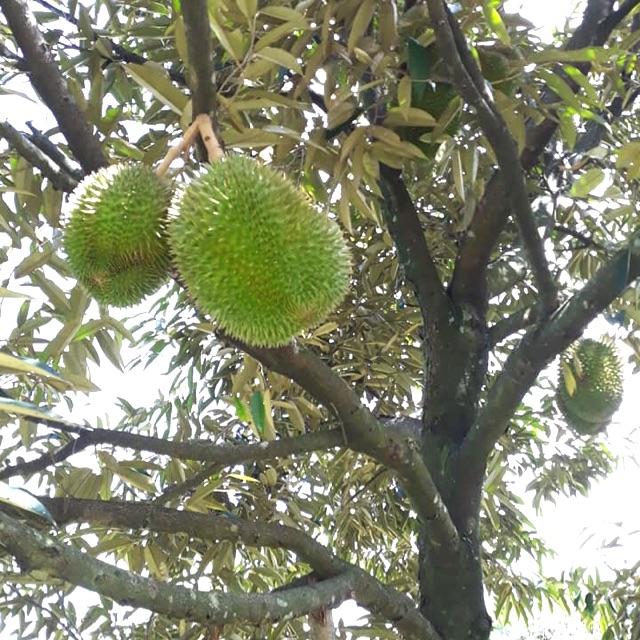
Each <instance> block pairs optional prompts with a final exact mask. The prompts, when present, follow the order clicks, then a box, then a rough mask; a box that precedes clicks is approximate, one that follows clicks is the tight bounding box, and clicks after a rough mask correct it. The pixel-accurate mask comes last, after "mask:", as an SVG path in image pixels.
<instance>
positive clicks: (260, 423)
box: [249, 391, 265, 436]
mask: <svg viewBox="0 0 640 640" xmlns="http://www.w3.org/2000/svg"><path fill="white" fill-rule="evenodd" d="M249 403H250V405H251V417H252V418H253V424H255V425H256V429H257V430H258V433H259V434H260V435H261V436H262V435H263V434H264V427H265V411H264V399H263V397H262V391H254V392H253V393H252V394H251V400H250V401H249Z"/></svg>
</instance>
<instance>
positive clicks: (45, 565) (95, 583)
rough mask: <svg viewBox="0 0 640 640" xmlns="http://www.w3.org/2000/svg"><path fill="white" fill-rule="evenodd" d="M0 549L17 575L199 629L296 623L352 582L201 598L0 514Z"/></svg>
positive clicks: (338, 579) (345, 593)
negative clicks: (41, 575) (56, 581)
mask: <svg viewBox="0 0 640 640" xmlns="http://www.w3.org/2000/svg"><path fill="white" fill-rule="evenodd" d="M0 544H1V545H2V546H3V547H4V548H5V549H6V550H7V551H8V552H9V553H10V554H11V555H12V556H14V558H15V559H16V560H17V562H18V564H19V565H20V567H21V568H22V570H23V571H31V570H39V571H44V572H45V573H47V574H49V575H52V576H55V577H58V578H61V579H63V580H65V581H67V582H69V583H71V584H74V585H78V586H82V587H84V588H85V589H89V590H90V591H93V592H95V593H99V594H100V595H102V596H105V597H107V598H110V599H111V600H114V601H115V602H118V603H119V604H121V605H126V606H134V607H142V608H144V609H148V610H149V611H155V612H156V613H160V614H163V615H168V616H171V617H173V618H180V619H184V620H192V621H194V622H199V623H201V624H204V625H225V624H229V623H231V622H234V621H235V620H243V621H246V622H250V623H253V624H260V623H262V622H265V621H270V620H272V621H277V620H282V619H291V618H296V617H298V616H301V615H306V614H308V613H309V612H310V611H315V610H317V609H321V608H325V607H326V608H332V607H334V606H337V605H338V604H340V603H341V602H344V601H345V600H347V599H348V598H350V597H351V593H352V591H353V589H354V586H355V579H354V576H353V575H352V574H349V573H342V574H340V575H337V576H335V577H332V578H328V579H327V580H322V581H321V582H317V583H315V584H313V585H309V586H306V587H297V588H294V589H291V590H288V591H285V592H282V593H277V594H260V595H256V594H246V593H244V594H240V593H233V594H231V593H223V592H220V591H211V592H208V593H205V592H201V591H197V590H195V589H187V588H185V587H182V586H180V585H173V584H167V583H164V582H158V581H156V580H154V579H152V578H144V577H142V576H140V575H137V574H134V573H131V572H129V571H124V570H123V569H119V568H117V567H114V566H112V565H109V564H107V563H106V562H102V561H101V560H96V559H94V558H91V557H90V556H88V555H87V554H85V553H80V552H79V551H76V550H75V549H73V548H71V547H69V546H67V545H62V544H60V543H58V542H56V541H55V540H54V539H53V538H51V537H49V536H46V535H43V534H41V533H39V532H37V531H35V530H34V529H32V528H31V527H29V526H27V525H25V524H22V523H21V522H19V521H18V520H14V519H13V518H11V517H10V516H8V515H6V514H4V513H2V512H0Z"/></svg>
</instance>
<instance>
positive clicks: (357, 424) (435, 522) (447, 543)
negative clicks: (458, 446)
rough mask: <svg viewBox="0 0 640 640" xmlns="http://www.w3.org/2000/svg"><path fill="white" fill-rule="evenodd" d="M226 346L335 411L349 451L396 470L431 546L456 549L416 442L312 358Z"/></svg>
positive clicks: (292, 351) (286, 350)
mask: <svg viewBox="0 0 640 640" xmlns="http://www.w3.org/2000/svg"><path fill="white" fill-rule="evenodd" d="M226 340H227V341H229V342H231V343H232V344H236V345H237V346H239V347H240V348H241V349H242V350H243V351H245V352H246V353H248V354H249V355H251V356H252V357H254V358H256V360H259V361H260V362H262V363H263V364H264V365H266V366H267V367H269V368H270V369H272V370H273V371H276V372H277V373H281V374H283V375H285V376H288V377H289V378H291V379H292V380H294V382H296V383H297V384H299V385H300V386H301V387H302V388H303V389H305V390H306V391H308V392H309V393H310V394H311V395H312V396H313V397H314V398H316V400H318V401H319V402H321V403H322V404H324V406H325V407H327V408H328V409H330V410H332V411H333V412H334V413H335V414H336V415H337V416H338V418H339V419H340V421H341V423H342V426H343V427H344V438H345V445H346V446H348V447H349V448H351V449H353V450H354V451H359V452H361V453H366V454H367V455H369V456H371V457H372V458H374V459H375V460H377V461H378V462H379V463H381V464H383V465H384V466H386V467H388V468H390V469H393V470H395V472H396V474H397V476H398V479H399V480H400V482H401V483H402V485H403V487H404V490H405V491H406V493H407V496H408V497H409V499H410V500H411V503H412V505H413V508H414V509H415V510H416V513H417V514H418V516H419V518H420V519H421V520H422V521H423V522H424V523H425V524H426V526H427V527H428V530H429V533H430V535H431V536H432V539H433V544H434V545H441V546H442V547H443V548H446V549H449V550H455V549H457V547H458V545H459V538H458V532H457V530H456V527H455V525H454V524H453V522H452V520H451V517H450V515H449V512H448V511H447V508H446V506H445V505H444V503H443V501H442V498H441V496H440V494H439V492H438V489H437V488H436V485H435V483H434V481H433V478H432V477H431V475H430V474H429V471H428V469H427V467H426V465H425V464H424V461H423V459H422V455H421V451H420V446H419V445H418V444H417V443H416V442H415V441H414V440H413V439H410V438H407V437H404V436H402V435H401V434H398V433H395V432H394V431H393V430H387V429H385V428H384V426H383V425H382V423H381V422H380V421H379V420H378V419H377V418H376V417H375V416H374V415H373V413H371V411H369V409H367V408H366V407H365V406H364V405H363V404H362V403H361V402H360V399H359V398H358V396H357V395H356V394H355V392H354V391H353V389H351V388H350V387H349V386H348V385H347V383H346V382H345V381H344V380H343V379H342V378H341V377H340V376H339V375H338V374H337V373H335V371H333V370H332V369H331V368H330V367H329V366H327V365H326V364H325V363H324V362H323V361H322V360H320V359H319V358H317V357H316V356H315V355H313V354H312V353H311V352H309V351H306V350H302V349H297V348H295V347H294V346H291V345H289V346H286V347H280V348H277V349H265V348H260V347H253V346H249V345H244V344H241V343H239V342H237V341H235V340H232V339H231V338H229V337H226Z"/></svg>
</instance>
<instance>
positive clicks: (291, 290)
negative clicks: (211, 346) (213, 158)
mask: <svg viewBox="0 0 640 640" xmlns="http://www.w3.org/2000/svg"><path fill="white" fill-rule="evenodd" d="M169 244H170V246H171V250H172V253H173V257H174V265H175V267H176V268H177V270H178V272H179V274H180V277H181V278H182V280H183V282H184V283H185V285H186V287H187V291H188V292H189V294H190V296H191V297H192V298H193V299H194V300H195V303H196V304H197V305H198V307H199V308H201V309H202V310H203V311H205V312H206V313H207V314H209V315H210V316H211V317H212V318H213V319H214V320H216V321H217V322H218V324H219V325H220V327H221V328H222V329H223V330H224V331H226V332H227V333H229V334H230V335H231V336H234V337H236V338H238V339H240V340H242V341H243V342H245V343H247V344H250V345H255V346H266V347H275V346H279V345H283V344H286V343H288V342H289V341H290V340H291V339H292V338H293V337H294V336H296V335H297V334H299V333H300V332H301V331H303V330H305V329H309V328H311V327H313V326H315V325H317V324H318V323H320V322H321V321H322V320H323V319H324V318H325V317H326V316H327V314H329V313H330V312H331V311H332V310H333V309H334V308H335V307H336V306H337V305H338V303H339V302H340V301H341V300H342V298H343V297H344V295H345V293H346V291H347V288H348V285H349V274H350V258H349V251H348V249H347V246H346V243H345V241H344V239H343V237H342V233H341V231H340V228H339V227H338V225H337V224H336V223H335V222H334V221H332V220H329V219H327V218H326V216H324V215H323V214H322V213H320V212H318V211H317V210H316V209H315V208H314V207H313V205H312V203H311V202H310V201H309V199H308V198H307V197H306V196H305V194H304V193H303V192H302V191H301V190H300V189H299V188H298V187H296V186H295V185H294V184H293V183H292V182H291V181H289V180H288V179H287V178H285V176H284V175H282V174H280V173H278V172H276V171H274V170H273V169H271V168H269V167H266V166H264V165H261V164H259V163H257V162H256V161H254V160H252V159H250V158H247V157H244V156H240V155H230V156H228V157H226V159H225V160H223V161H221V162H216V163H214V164H212V165H211V166H210V167H209V168H208V170H207V171H206V172H205V173H203V174H202V175H200V176H199V177H198V178H196V179H194V180H193V181H192V182H191V183H190V184H189V185H188V186H187V187H186V188H185V189H184V190H182V192H181V193H179V194H178V195H177V196H176V197H175V198H174V202H173V204H172V215H171V221H170V223H169Z"/></svg>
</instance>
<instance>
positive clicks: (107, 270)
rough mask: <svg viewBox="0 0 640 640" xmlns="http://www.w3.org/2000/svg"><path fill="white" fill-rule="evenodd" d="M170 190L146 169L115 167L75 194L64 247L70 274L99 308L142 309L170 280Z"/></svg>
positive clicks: (94, 176)
mask: <svg viewBox="0 0 640 640" xmlns="http://www.w3.org/2000/svg"><path fill="white" fill-rule="evenodd" d="M170 201H171V190H170V188H169V185H168V184H167V183H166V182H165V180H164V179H163V178H162V177H160V176H159V175H158V174H157V173H154V171H153V170H152V169H151V168H150V167H148V166H146V165H143V164H115V165H111V166H109V167H104V168H102V169H99V170H98V171H95V172H94V173H92V174H91V175H89V176H87V177H86V178H85V179H84V180H83V181H82V182H81V183H80V184H79V185H78V187H77V188H76V190H75V191H74V193H73V202H72V206H71V211H70V214H69V217H68V221H67V223H66V225H65V229H64V239H63V245H64V249H65V251H66V254H67V258H68V261H69V265H70V267H71V270H72V271H73V273H74V274H75V276H76V278H77V279H78V280H79V282H80V283H81V284H82V285H83V286H84V287H85V288H86V289H87V291H88V292H89V293H90V294H91V296H93V297H94V298H95V299H96V300H97V301H98V302H100V303H102V304H109V305H113V306H116V307H128V306H131V305H135V304H138V303H139V302H141V301H142V300H143V299H144V298H145V297H146V296H147V295H150V294H152V293H154V292H155V291H157V290H158V289H159V288H160V287H161V286H162V284H164V283H165V282H166V281H167V280H168V276H169V268H170V264H171V261H170V257H169V246H168V244H167V233H166V216H167V209H168V207H169V202H170Z"/></svg>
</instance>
